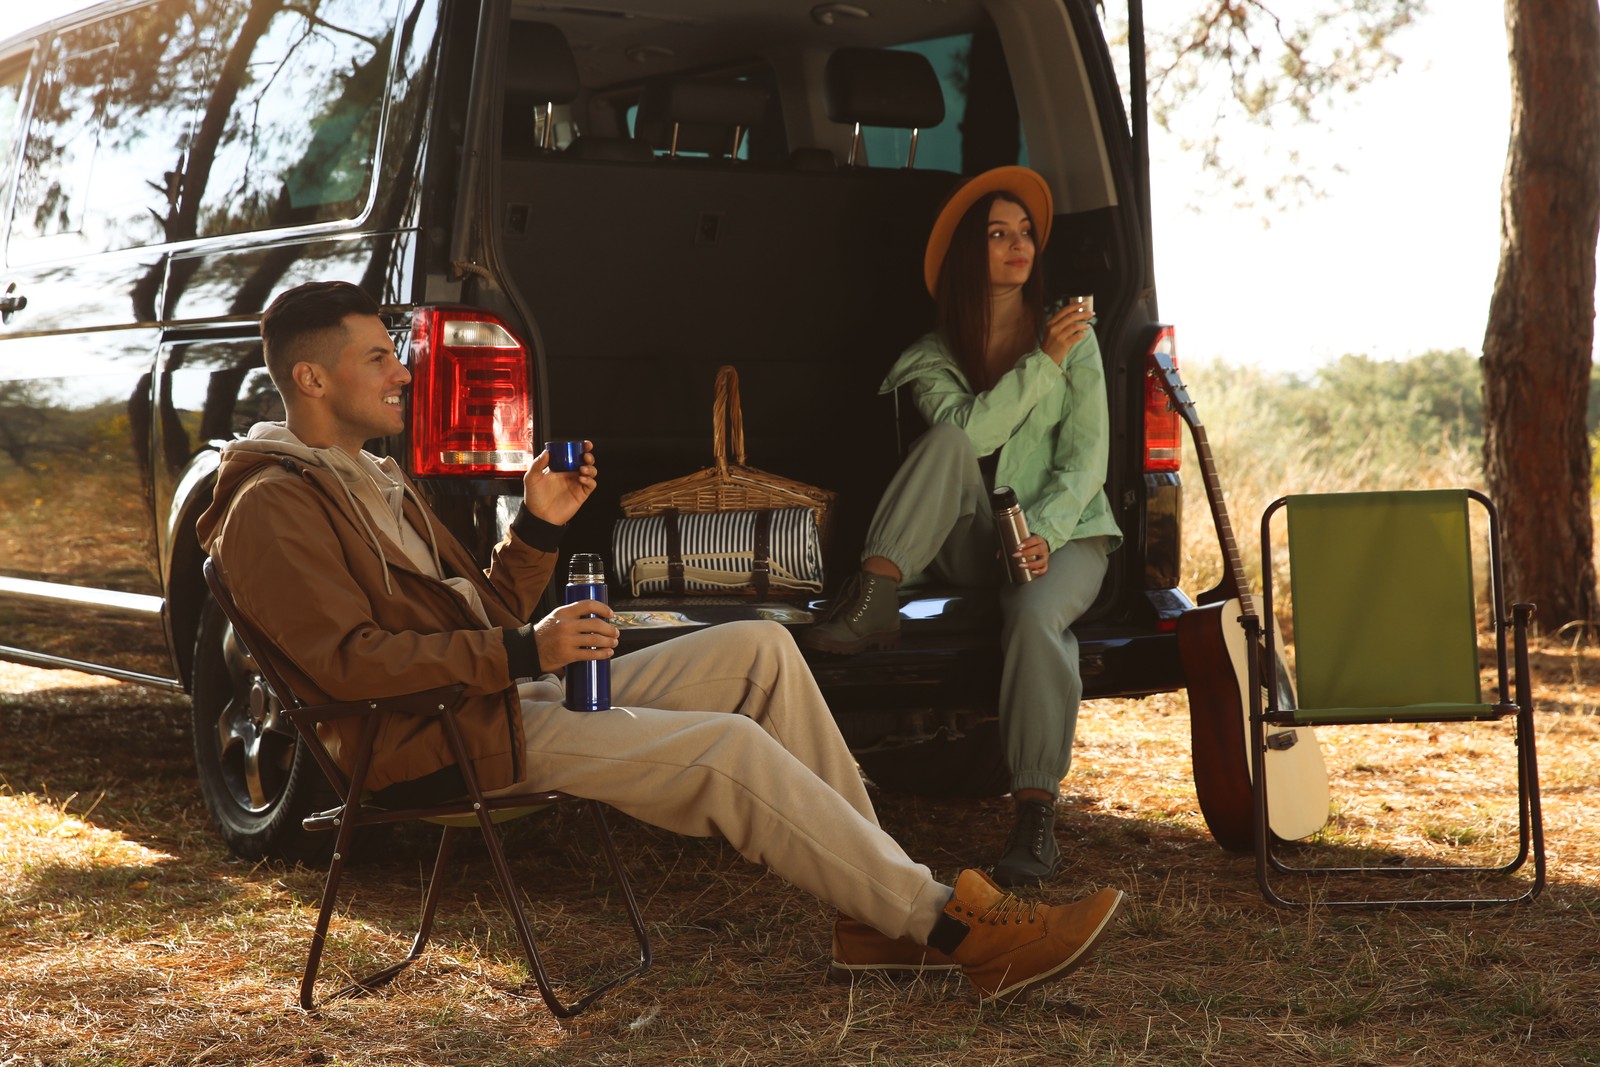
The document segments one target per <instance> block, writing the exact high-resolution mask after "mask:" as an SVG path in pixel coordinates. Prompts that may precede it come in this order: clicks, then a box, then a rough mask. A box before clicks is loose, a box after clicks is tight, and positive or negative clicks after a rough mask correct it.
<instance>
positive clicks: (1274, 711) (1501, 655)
mask: <svg viewBox="0 0 1600 1067" xmlns="http://www.w3.org/2000/svg"><path fill="white" fill-rule="evenodd" d="M1464 492H1465V494H1466V496H1467V498H1468V499H1470V500H1475V501H1477V502H1478V503H1479V504H1481V505H1482V506H1483V508H1484V509H1485V511H1486V512H1487V513H1488V517H1489V570H1490V599H1491V605H1490V606H1491V609H1492V611H1493V626H1494V633H1495V649H1496V667H1497V689H1496V697H1497V700H1496V702H1495V704H1494V707H1493V712H1492V718H1493V719H1494V720H1496V721H1498V720H1500V719H1504V718H1507V717H1515V719H1516V723H1517V729H1516V767H1517V811H1518V832H1517V852H1516V855H1514V856H1513V857H1512V858H1511V859H1510V860H1509V861H1507V862H1506V863H1504V864H1500V865H1487V866H1469V865H1449V864H1444V865H1437V864H1435V865H1430V864H1412V865H1403V866H1384V867H1344V866H1303V867H1302V866H1293V865H1290V864H1287V863H1285V862H1284V861H1283V860H1282V858H1281V857H1280V856H1279V855H1278V853H1277V852H1276V851H1275V850H1274V844H1275V838H1274V837H1273V835H1272V834H1271V833H1270V832H1269V831H1268V830H1267V789H1266V767H1267V761H1266V759H1265V758H1264V757H1265V752H1266V732H1267V727H1268V726H1317V725H1321V724H1320V723H1319V722H1318V721H1317V720H1316V719H1314V718H1312V719H1304V718H1301V717H1300V716H1299V715H1298V714H1297V709H1284V708H1280V707H1279V706H1278V701H1279V692H1278V687H1277V686H1271V687H1268V688H1267V689H1266V690H1265V691H1263V688H1262V684H1261V678H1260V672H1261V664H1262V663H1263V662H1265V663H1274V662H1276V659H1275V658H1274V657H1275V655H1276V649H1275V648H1274V638H1273V628H1272V627H1270V626H1268V627H1263V624H1262V619H1263V618H1272V617H1273V615H1272V611H1273V607H1272V543H1271V528H1270V524H1271V521H1272V517H1273V515H1274V514H1276V513H1277V512H1278V510H1279V509H1281V508H1283V507H1285V506H1286V505H1287V504H1288V502H1289V497H1279V498H1278V499H1277V500H1274V501H1273V502H1272V503H1271V504H1270V505H1268V506H1267V509H1266V511H1265V512H1263V514H1262V516H1261V573H1262V598H1261V600H1262V615H1259V616H1258V615H1255V614H1253V613H1250V614H1246V615H1243V616H1241V618H1240V622H1241V624H1242V625H1243V626H1244V629H1245V637H1246V640H1247V641H1248V642H1249V644H1247V645H1246V647H1248V648H1257V647H1261V646H1260V644H1259V642H1261V641H1262V640H1263V639H1264V641H1265V657H1264V659H1258V658H1257V657H1254V656H1252V657H1249V660H1250V665H1249V674H1250V678H1249V691H1250V693H1251V694H1252V697H1251V714H1250V723H1251V729H1250V747H1251V760H1252V766H1253V767H1255V768H1258V770H1257V771H1256V773H1255V775H1254V782H1253V792H1254V800H1255V853H1256V880H1257V881H1258V882H1259V883H1260V886H1261V892H1262V894H1263V895H1264V896H1265V897H1266V899H1267V900H1268V901H1270V902H1271V903H1273V904H1275V905H1278V906H1279V907H1285V908H1309V907H1311V906H1313V905H1315V906H1318V907H1334V908H1379V907H1416V908H1473V907H1480V906H1485V905H1504V904H1520V903H1526V902H1528V901H1531V900H1533V899H1534V898H1535V897H1537V896H1538V895H1539V894H1540V892H1541V891H1542V890H1543V889H1544V883H1545V852H1544V820H1543V814H1542V812H1541V809H1540V805H1539V768H1538V759H1537V755H1536V753H1535V748H1534V728H1533V711H1534V705H1533V687H1532V682H1531V676H1530V674H1529V668H1528V625H1529V623H1530V622H1531V621H1532V619H1533V616H1534V606H1533V605H1532V604H1515V605H1513V606H1512V609H1511V614H1510V617H1509V618H1508V617H1507V613H1506V611H1505V600H1504V589H1503V585H1502V578H1501V560H1500V516H1499V512H1498V511H1497V510H1496V508H1495V506H1494V503H1493V501H1491V500H1490V499H1489V498H1488V497H1487V496H1486V495H1484V494H1483V493H1480V492H1478V491H1477V490H1475V489H1467V490H1464ZM1508 629H1509V630H1510V631H1511V635H1512V649H1513V652H1512V656H1513V657H1514V662H1515V667H1516V674H1515V695H1516V699H1515V701H1513V700H1512V699H1511V696H1512V688H1513V686H1512V682H1511V679H1510V677H1509V675H1508V671H1507V665H1508V656H1507V649H1506V635H1507V630H1508ZM1263 630H1264V632H1263ZM1263 699H1264V700H1265V706H1263ZM1428 721H1430V720H1429V719H1428V718H1427V717H1426V716H1418V717H1415V718H1411V717H1406V718H1399V717H1394V716H1374V717H1373V718H1371V719H1362V720H1359V721H1349V720H1344V721H1342V722H1341V725H1346V724H1347V725H1378V724H1383V723H1402V722H1428ZM1469 721H1486V720H1483V719H1478V720H1469ZM1530 855H1531V856H1532V858H1533V864H1534V877H1533V880H1532V881H1531V882H1530V883H1528V884H1527V887H1526V889H1525V891H1523V892H1521V893H1518V894H1516V895H1514V896H1484V897H1456V898H1430V897H1393V898H1389V897H1377V898H1361V899H1330V900H1313V899H1306V900H1297V899H1291V898H1285V897H1283V896H1281V895H1280V894H1279V893H1278V892H1277V890H1276V889H1275V888H1274V887H1273V884H1272V876H1273V874H1274V873H1276V874H1280V875H1284V874H1294V875H1310V874H1320V875H1340V874H1362V875H1372V874H1393V875H1430V874H1431V875H1446V874H1454V875H1476V874H1499V875H1510V874H1511V873H1512V872H1514V871H1516V870H1518V869H1520V868H1521V867H1522V866H1523V864H1524V863H1526V862H1527V860H1528V858H1529V856H1530Z"/></svg>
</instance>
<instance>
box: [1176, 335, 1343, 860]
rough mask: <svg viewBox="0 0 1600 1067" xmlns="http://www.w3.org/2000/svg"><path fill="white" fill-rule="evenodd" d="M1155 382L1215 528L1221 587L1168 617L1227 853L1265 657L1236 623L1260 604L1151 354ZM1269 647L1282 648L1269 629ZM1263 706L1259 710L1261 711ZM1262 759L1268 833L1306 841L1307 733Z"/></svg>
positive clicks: (1280, 682) (1246, 771)
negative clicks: (1174, 623)
mask: <svg viewBox="0 0 1600 1067" xmlns="http://www.w3.org/2000/svg"><path fill="white" fill-rule="evenodd" d="M1154 359H1155V363H1156V369H1155V372H1154V373H1155V374H1156V376H1157V377H1158V378H1159V379H1160V381H1161V385H1162V387H1163V388H1164V389H1165V390H1166V392H1167V396H1168V398H1169V399H1170V400H1171V402H1172V406H1173V407H1174V408H1175V409H1176V410H1177V412H1178V414H1179V416H1180V417H1181V418H1182V419H1183V421H1184V424H1185V425H1187V426H1188V427H1189V433H1190V435H1191V436H1192V437H1193V438H1194V447H1195V452H1196V453H1197V454H1198V455H1199V457H1200V470H1201V474H1202V475H1203V477H1204V480H1205V487H1206V501H1207V503H1209V504H1210V506H1211V517H1212V520H1213V521H1214V522H1215V524H1216V528H1217V538H1218V540H1219V541H1220V542H1221V547H1222V556H1223V560H1224V562H1225V564H1226V566H1225V568H1224V573H1223V576H1222V581H1221V582H1219V583H1218V585H1217V587H1216V588H1215V589H1212V590H1210V591H1208V592H1206V593H1203V594H1201V596H1200V602H1201V603H1200V606H1199V607H1196V608H1194V609H1192V610H1190V611H1186V612H1184V613H1183V614H1182V615H1180V616H1179V617H1178V653H1179V656H1180V658H1181V659H1182V660H1183V670H1184V675H1185V676H1186V678H1187V680H1188V687H1189V734H1190V738H1191V742H1192V746H1193V760H1194V786H1195V793H1196V794H1197V795H1198V796H1199V800H1200V814H1201V815H1203V816H1204V817H1205V820H1206V826H1207V827H1208V828H1209V829H1210V830H1211V836H1212V837H1214V838H1215V839H1216V841H1217V844H1219V845H1221V846H1222V847H1223V848H1225V849H1227V850H1228V851H1230V852H1250V851H1253V850H1254V847H1255V800H1254V797H1253V794H1252V792H1251V782H1252V781H1253V777H1252V776H1253V774H1254V771H1255V769H1254V767H1253V766H1252V763H1251V752H1250V689H1249V684H1250V683H1249V662H1250V661H1249V660H1248V659H1247V658H1246V657H1247V656H1250V655H1252V654H1254V655H1256V656H1258V657H1261V658H1262V659H1264V658H1265V656H1266V647H1265V643H1258V644H1257V645H1256V648H1255V649H1254V650H1251V649H1250V648H1248V647H1247V645H1248V643H1249V642H1248V641H1247V639H1246V637H1245V633H1244V627H1243V626H1242V625H1240V623H1239V616H1240V615H1242V614H1244V612H1245V604H1249V605H1250V610H1251V611H1252V612H1254V613H1255V614H1257V615H1260V612H1261V607H1260V602H1259V601H1258V600H1257V599H1256V598H1255V597H1254V596H1251V595H1250V593H1249V588H1250V586H1249V583H1248V581H1246V579H1245V574H1244V563H1243V561H1242V559H1241V557H1240V555H1239V545H1238V542H1237V541H1236V540H1235V539H1234V536H1233V525H1232V524H1231V523H1230V522H1229V521H1228V509H1227V507H1226V505H1225V504H1224V502H1223V499H1222V483H1221V481H1220V479H1218V477H1217V465H1216V461H1215V460H1214V459H1213V458H1212V455H1211V445H1210V442H1208V441H1207V440H1206V430H1205V427H1204V426H1203V425H1201V423H1200V419H1199V417H1198V416H1197V415H1196V413H1195V409H1194V402H1193V401H1192V400H1190V399H1189V391H1188V390H1187V389H1186V388H1185V387H1184V384H1183V380H1182V379H1181V378H1180V377H1179V376H1178V368H1177V365H1176V364H1175V363H1174V362H1173V360H1172V357H1171V356H1170V355H1166V354H1164V353H1157V354H1156V355H1155V357H1154ZM1263 624H1264V625H1270V626H1272V627H1273V628H1274V635H1275V636H1274V642H1275V647H1276V648H1278V649H1282V648H1283V638H1282V635H1281V633H1278V631H1277V626H1278V621H1277V619H1271V620H1263ZM1274 658H1275V659H1277V662H1275V663H1272V664H1270V665H1268V664H1265V663H1263V664H1262V668H1263V669H1262V670H1261V674H1260V677H1261V679H1262V680H1263V684H1275V685H1276V686H1277V692H1278V706H1279V707H1282V708H1292V707H1294V706H1295V696H1294V682H1293V680H1292V679H1291V678H1290V676H1289V671H1288V668H1287V666H1286V665H1285V664H1284V663H1283V661H1282V659H1281V657H1274ZM1264 702H1265V701H1263V703H1264ZM1266 759H1267V760H1268V761H1270V762H1269V764H1268V770H1267V800H1268V805H1267V811H1268V828H1269V829H1270V830H1271V832H1272V833H1273V834H1275V835H1277V836H1278V837H1280V838H1282V839H1283V840H1285V841H1297V840H1300V839H1301V838H1305V837H1310V836H1311V835H1312V834H1314V833H1316V832H1317V831H1318V830H1320V829H1322V827H1323V826H1324V825H1325V824H1326V823H1327V821H1328V815H1329V807H1328V768H1327V766H1326V765H1325V764H1324V763H1323V760H1322V749H1321V747H1320V746H1319V745H1318V743H1317V735H1316V731H1314V730H1312V729H1311V728H1310V727H1309V726H1297V727H1287V728H1284V727H1273V726H1269V727H1268V728H1267V744H1266Z"/></svg>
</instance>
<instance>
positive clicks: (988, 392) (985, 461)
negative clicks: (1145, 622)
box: [801, 167, 1122, 885]
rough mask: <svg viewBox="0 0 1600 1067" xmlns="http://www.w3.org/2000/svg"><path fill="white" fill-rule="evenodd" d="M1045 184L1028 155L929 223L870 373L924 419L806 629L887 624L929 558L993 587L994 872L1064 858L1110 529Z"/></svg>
mask: <svg viewBox="0 0 1600 1067" xmlns="http://www.w3.org/2000/svg"><path fill="white" fill-rule="evenodd" d="M1052 215H1053V207H1052V200H1051V196H1050V188H1049V186H1048V185H1047V184H1046V183H1045V181H1044V179H1043V178H1042V177H1041V176H1040V175H1039V174H1037V173H1035V172H1034V171H1032V170H1029V169H1027V168H1025V167H1000V168H997V169H995V170H991V171H987V172H985V173H983V174H980V175H979V176H977V177H976V178H973V179H972V180H971V181H968V182H966V183H965V184H963V185H962V186H960V187H959V188H958V189H957V190H956V191H955V193H953V194H952V195H951V197H950V199H949V200H948V201H947V202H946V203H945V205H944V207H943V209H942V210H941V211H940V213H939V216H938V219H937V220H936V221H935V222H934V226H933V231H932V233H931V235H930V236H929V238H928V247H927V253H926V255H925V258H924V265H923V273H924V279H925V281H926V282H927V286H928V291H929V292H930V293H931V294H932V295H933V296H934V298H935V300H936V301H937V304H938V319H937V328H936V329H935V330H934V332H932V333H930V334H928V335H927V336H925V337H923V338H922V339H921V340H919V341H917V342H916V343H915V344H913V345H912V346H911V347H910V348H908V349H906V351H905V352H904V353H902V354H901V356H900V358H899V360H897V361H896V363H895V365H894V367H893V368H892V369H891V370H890V371H889V375H888V377H887V378H886V379H884V382H883V384H882V385H881V386H880V387H879V391H880V392H884V393H887V392H891V391H893V390H896V389H898V388H900V387H901V386H909V388H910V391H911V395H912V397H913V399H914V402H915V404H916V406H917V410H918V411H919V412H920V413H921V414H922V417H923V418H924V419H925V420H926V421H927V423H928V424H929V426H930V427H931V428H930V429H929V430H928V432H927V433H925V434H923V435H922V436H921V437H920V438H918V439H917V441H916V443H915V444H914V445H913V446H912V448H911V450H910V452H909V454H908V455H907V456H906V459H905V462H904V463H902V464H901V466H900V469H899V471H898V472H897V473H896V474H895V476H894V479H893V480H892V481H891V482H890V484H889V487H888V489H887V490H886V491H885V493H884V496H883V499H882V500H881V501H879V503H878V508H877V511H876V512H875V513H874V516H873V520H872V525H871V526H870V527H869V529H868V531H867V540H866V544H865V546H864V547H863V549H862V553H861V571H860V573H859V574H857V575H853V576H852V577H851V578H849V579H848V580H847V581H846V582H845V584H844V586H843V587H842V588H841V589H840V590H839V592H838V594H837V595H836V596H834V597H833V599H832V602H831V603H830V605H829V608H828V610H827V612H826V614H825V616H824V618H823V619H822V621H821V622H819V623H818V624H817V625H816V626H813V627H812V628H811V629H810V630H808V631H806V633H805V634H804V635H803V636H802V638H801V643H802V644H805V645H807V646H809V647H811V648H815V649H819V650H822V651H825V652H834V653H841V654H853V653H856V652H860V651H863V650H865V649H868V648H874V647H881V646H884V645H889V644H893V643H894V642H895V641H896V640H897V639H898V637H899V630H900V613H899V596H898V590H899V585H900V583H901V582H902V581H906V580H908V579H909V578H915V577H916V576H919V575H922V574H924V573H927V574H930V575H932V576H934V577H937V578H939V579H941V580H944V581H948V582H954V583H956V584H960V585H967V586H980V587H992V588H996V589H997V590H998V596H999V603H1000V609H1001V618H1002V623H1001V633H1000V640H1001V644H1002V647H1003V650H1004V665H1003V668H1002V673H1001V680H1000V700H999V708H1000V730H1001V736H1002V739H1003V742H1004V745H1005V753H1006V760H1007V765H1008V767H1009V768H1010V771H1011V789H1012V796H1013V798H1014V799H1015V800H1016V818H1015V822H1014V823H1013V826H1012V829H1011V833H1010V835H1009V837H1008V839H1007V841H1006V845H1005V849H1004V851H1003V853H1002V855H1001V857H1000V860H999V862H998V863H997V864H996V865H995V868H994V879H995V881H996V882H998V883H1000V884H1001V885H1021V884H1026V883H1033V882H1039V881H1042V880H1044V879H1046V878H1048V877H1050V876H1051V875H1053V874H1054V873H1055V872H1056V870H1057V869H1058V867H1059V866H1060V862H1061V853H1060V849H1059V848H1058V847H1057V845H1056V841H1055V834H1054V828H1055V802H1056V798H1057V796H1058V795H1059V792H1060V783H1061V780H1062V778H1063V777H1065V775H1066V773H1067V769H1068V766H1069V764H1070V762H1071V755H1072V738H1073V734H1074V732H1075V730H1076V727H1077V718H1078V703H1079V700H1080V698H1081V696H1082V693H1083V683H1082V680H1081V678H1080V676H1079V672H1078V643H1077V640H1076V638H1074V636H1073V634H1072V631H1071V630H1070V629H1069V628H1068V627H1070V626H1071V625H1072V623H1073V622H1075V621H1076V620H1077V619H1078V618H1079V616H1081V615H1082V614H1083V613H1084V612H1085V611H1086V610H1088V608H1089V606H1090V604H1092V603H1093V602H1094V599H1095V596H1096V594H1097V593H1098V591H1099V589H1100V584H1101V581H1102V579H1103V578H1104V577H1105V573H1106V557H1107V555H1108V554H1109V553H1110V552H1111V551H1112V550H1114V549H1115V548H1116V547H1117V546H1118V545H1119V544H1121V542H1122V532H1121V531H1120V530H1119V529H1118V528H1117V524H1116V522H1115V520H1114V519H1113V518H1112V515H1111V507H1110V504H1109V502H1108V501H1107V500H1106V495H1105V489H1104V486H1105V478H1106V462H1107V456H1108V453H1109V449H1110V440H1109V429H1108V426H1109V423H1108V412H1107V406H1106V390H1105V376H1104V370H1103V368H1102V365H1101V358H1100V347H1099V344H1098V343H1097V342H1096V340H1095V336H1094V331H1093V330H1092V329H1091V326H1090V323H1091V321H1092V316H1093V312H1092V310H1091V309H1090V308H1088V307H1086V306H1085V305H1083V304H1081V303H1069V304H1067V305H1066V306H1065V307H1063V308H1062V309H1061V310H1059V311H1056V312H1055V313H1054V314H1047V313H1046V311H1045V307H1044V279H1043V270H1042V268H1041V266H1040V264H1039V261H1038V256H1039V254H1040V253H1041V252H1042V251H1043V250H1044V246H1045V242H1046V241H1047V240H1048V239H1049V236H1050V224H1051V219H1052ZM996 485H1001V486H1010V487H1011V488H1012V489H1013V490H1015V492H1016V497H1017V501H1018V502H1019V503H1020V504H1021V506H1022V510H1023V512H1024V514H1025V515H1026V516H1027V522H1028V526H1029V528H1030V530H1031V534H1030V536H1029V537H1028V538H1027V540H1025V541H1023V542H1022V544H1021V546H1020V548H1019V549H1018V550H1017V551H1016V552H1015V553H1013V555H1014V556H1015V558H1016V560H1017V561H1018V562H1019V563H1020V565H1021V566H1022V567H1024V568H1026V570H1027V572H1028V573H1029V575H1030V576H1031V580H1029V581H1026V582H1022V583H1019V584H1011V583H1009V582H1007V580H1006V578H1005V577H1004V576H1003V568H1001V567H1000V566H999V565H997V562H996V560H997V557H998V556H999V544H1000V542H999V540H998V538H997V535H996V529H995V524H994V521H993V517H992V516H993V512H992V510H991V504H990V497H989V493H990V490H991V489H992V488H993V487H994V486H996Z"/></svg>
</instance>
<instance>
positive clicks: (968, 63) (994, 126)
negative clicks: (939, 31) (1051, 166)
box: [861, 27, 1028, 174]
mask: <svg viewBox="0 0 1600 1067" xmlns="http://www.w3.org/2000/svg"><path fill="white" fill-rule="evenodd" d="M894 47H896V48H898V49H900V50H902V51H907V52H920V53H922V54H923V55H924V56H927V57H928V62H930V63H932V64H933V69H934V73H936V74H938V75H939V85H940V87H941V88H942V89H943V90H944V121H943V122H941V123H940V124H939V125H938V126H935V127H933V128H932V129H928V130H919V131H918V133H917V159H916V163H915V168H916V169H917V170H946V171H953V172H955V173H957V174H978V173H981V172H983V171H986V170H989V169H990V168H992V167H1002V166H1006V165H1008V164H1013V163H1021V164H1026V163H1027V161H1028V159H1027V150H1026V148H1025V147H1024V145H1023V143H1022V126H1021V123H1020V121H1019V120H1018V117H1017V98H1016V96H1015V94H1014V93H1013V91H1012V88H1011V72H1010V71H1009V70H1008V69H1007V67H1006V60H1005V53H1004V52H1002V51H1001V48H1000V37H999V35H998V34H997V33H995V31H994V30H993V29H992V28H988V27H985V28H984V29H982V30H980V31H978V32H977V33H963V34H958V35H956V36H954V37H936V38H934V39H932V40H928V41H916V42H913V43H911V44H904V45H896V46H894ZM861 132H862V138H863V143H864V144H865V146H866V150H867V158H868V159H869V160H871V161H872V165H873V166H875V167H894V166H903V165H904V164H905V161H906V156H907V155H908V154H909V152H910V150H911V131H910V130H896V129H889V128H886V127H881V126H869V127H866V128H865V129H863V130H862V131H861Z"/></svg>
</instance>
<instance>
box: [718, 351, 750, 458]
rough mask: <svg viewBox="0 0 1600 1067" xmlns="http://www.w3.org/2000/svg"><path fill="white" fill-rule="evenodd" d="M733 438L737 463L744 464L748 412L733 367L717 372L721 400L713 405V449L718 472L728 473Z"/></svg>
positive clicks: (723, 368) (728, 366) (734, 456)
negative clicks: (730, 437)
mask: <svg viewBox="0 0 1600 1067" xmlns="http://www.w3.org/2000/svg"><path fill="white" fill-rule="evenodd" d="M730 429H731V431H732V435H733V461H734V462H735V463H738V464H740V465H741V466H742V465H743V464H744V411H743V410H742V409H741V408H740V406H739V372H738V371H737V370H735V369H734V368H733V366H732V365H731V364H729V365H724V366H722V367H719V368H718V369H717V397H716V400H715V401H714V402H713V403H712V405H711V447H712V450H713V451H715V452H716V454H717V470H718V471H726V470H727V469H728V435H729V431H730Z"/></svg>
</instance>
